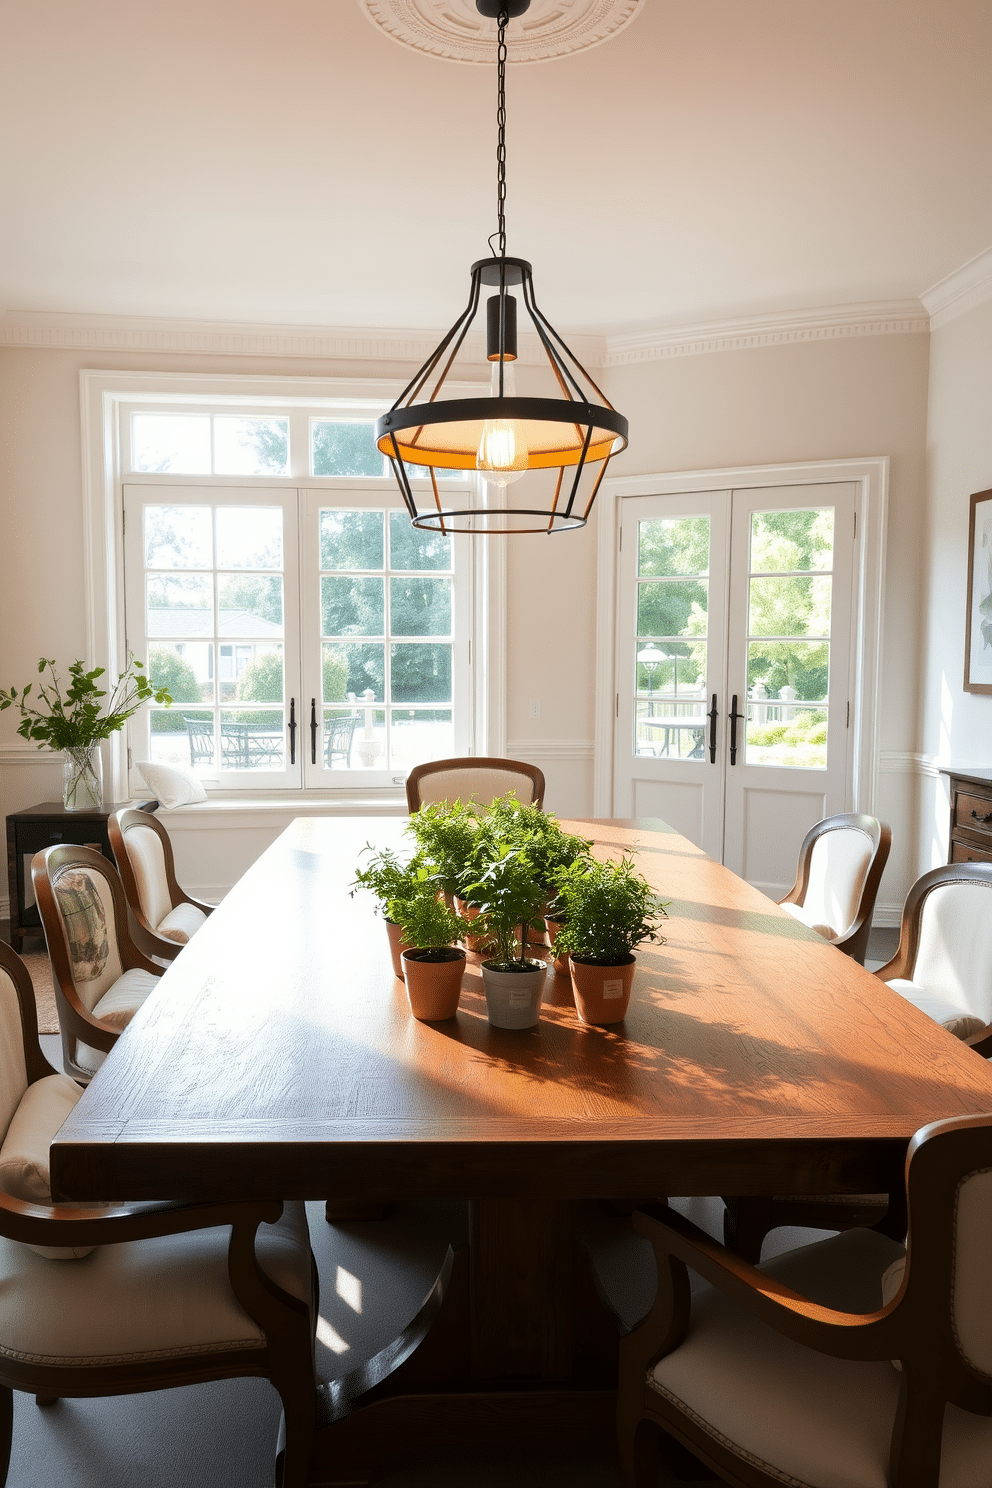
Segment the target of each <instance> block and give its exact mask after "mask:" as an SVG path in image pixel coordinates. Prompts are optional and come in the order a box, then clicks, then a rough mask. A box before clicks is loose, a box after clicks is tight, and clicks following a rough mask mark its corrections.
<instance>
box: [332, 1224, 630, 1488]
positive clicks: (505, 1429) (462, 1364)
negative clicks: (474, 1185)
mask: <svg viewBox="0 0 992 1488" xmlns="http://www.w3.org/2000/svg"><path fill="white" fill-rule="evenodd" d="M469 1235H470V1243H469V1247H468V1248H464V1249H459V1250H458V1251H454V1250H449V1252H448V1256H447V1258H446V1260H445V1265H444V1267H443V1269H442V1271H441V1274H440V1275H439V1277H438V1279H437V1281H436V1282H435V1284H434V1287H433V1288H432V1290H431V1292H430V1294H429V1295H428V1297H427V1298H426V1299H425V1302H424V1304H423V1307H422V1308H421V1310H420V1312H419V1314H418V1316H417V1318H416V1319H414V1321H413V1322H412V1323H411V1325H410V1327H409V1328H408V1329H406V1330H405V1332H404V1333H403V1335H401V1337H400V1338H399V1339H397V1340H395V1341H394V1343H392V1344H390V1345H389V1346H388V1347H387V1348H386V1349H384V1350H383V1352H382V1354H380V1355H378V1356H377V1358H376V1359H373V1360H370V1361H369V1363H368V1364H367V1365H366V1366H364V1367H363V1369H361V1370H358V1371H356V1372H355V1373H354V1374H353V1375H351V1376H348V1377H346V1378H345V1379H343V1380H338V1381H334V1382H332V1383H331V1384H330V1385H325V1386H323V1387H322V1388H321V1391H320V1399H319V1405H318V1430H317V1433H316V1436H315V1441H314V1451H313V1457H312V1460H311V1469H310V1483H311V1484H312V1485H313V1488H317V1485H321V1488H331V1485H333V1488H344V1485H355V1484H364V1483H367V1482H368V1481H369V1479H370V1477H371V1475H372V1473H373V1471H374V1469H375V1467H376V1466H377V1465H378V1463H380V1462H381V1461H382V1459H383V1458H384V1457H385V1456H387V1455H389V1453H393V1454H395V1453H397V1452H405V1451H430V1450H432V1449H436V1448H443V1447H451V1446H458V1445H468V1444H473V1443H476V1442H478V1441H485V1440H487V1439H492V1440H498V1441H501V1442H507V1441H524V1440H528V1439H541V1440H545V1439H547V1438H548V1437H554V1436H556V1435H559V1436H561V1437H562V1439H569V1440H574V1438H575V1437H576V1436H579V1435H581V1434H582V1433H583V1432H588V1431H592V1430H599V1429H602V1428H603V1427H610V1426H611V1425H612V1422H613V1418H614V1413H615V1407H616V1392H615V1384H616V1366H617V1352H618V1335H617V1330H616V1325H615V1321H614V1319H613V1318H612V1316H611V1315H610V1314H609V1312H608V1311H607V1309H606V1308H605V1307H604V1306H603V1304H602V1303H601V1301H600V1299H599V1296H598V1293H597V1290H596V1287H595V1282H594V1280H593V1276H592V1267H591V1263H590V1261H589V1259H588V1256H587V1253H586V1251H585V1250H584V1249H583V1248H582V1247H580V1246H577V1245H576V1243H575V1211H574V1206H572V1205H568V1204H555V1203H552V1202H548V1201H541V1200H515V1199H514V1200H479V1201H475V1202H473V1204H472V1212H471V1220H470V1230H469Z"/></svg>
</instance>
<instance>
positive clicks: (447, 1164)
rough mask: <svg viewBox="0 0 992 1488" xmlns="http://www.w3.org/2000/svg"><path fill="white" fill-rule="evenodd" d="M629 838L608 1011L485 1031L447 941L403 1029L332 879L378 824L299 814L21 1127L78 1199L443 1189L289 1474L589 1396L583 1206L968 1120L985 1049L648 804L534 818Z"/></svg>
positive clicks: (526, 1425) (757, 1187) (766, 1182)
mask: <svg viewBox="0 0 992 1488" xmlns="http://www.w3.org/2000/svg"><path fill="white" fill-rule="evenodd" d="M563 825H564V826H565V827H566V829H567V830H569V831H574V832H578V833H580V834H582V835H584V836H587V837H589V838H591V839H593V841H594V844H595V846H594V851H595V852H596V854H597V855H599V856H605V857H613V858H618V857H619V856H621V855H622V854H624V853H631V854H633V855H634V857H635V858H636V860H637V864H638V867H639V869H640V870H641V872H643V873H644V875H645V876H646V877H647V878H648V880H649V881H650V883H651V884H652V886H653V887H654V888H655V889H656V890H657V891H658V892H659V894H660V895H661V896H662V898H663V899H664V900H665V901H667V902H668V915H669V918H668V919H667V921H666V922H665V926H664V930H665V936H666V941H665V944H664V945H660V946H656V947H643V948H642V949H641V950H640V951H639V952H638V968H637V976H636V980H635V984H634V991H633V996H632V999H631V1004H630V1009H629V1011H628V1013H627V1016H626V1018H625V1020H624V1021H623V1022H622V1023H620V1024H617V1025H615V1026H613V1027H606V1028H599V1027H588V1026H586V1025H583V1024H582V1023H580V1022H579V1020H578V1018H577V1015H576V1012H575V1008H574V1006H573V1004H572V1000H571V995H570V988H569V984H568V982H567V980H565V979H564V978H556V977H552V976H549V983H548V993H547V995H546V998H545V1002H544V1006H543V1009H542V1015H541V1020H540V1022H539V1024H538V1025H537V1027H535V1028H533V1029H529V1030H518V1031H510V1030H502V1029H497V1028H492V1027H490V1026H489V1023H488V1022H487V1019H486V1010H485V1001H484V997H483V994H482V987H481V977H480V973H479V968H478V966H477V964H475V962H474V960H473V959H472V958H470V964H469V966H468V969H467V972H466V976H465V980H464V990H463V994H462V1000H461V1005H460V1008H459V1011H458V1013H457V1016H456V1017H455V1018H454V1019H451V1020H448V1021H447V1022H443V1023H433V1024H426V1023H418V1022H417V1021H415V1020H414V1019H413V1018H412V1017H411V1015H410V1011H409V1006H408V1003H407V999H406V993H405V989H404V986H403V983H402V982H400V981H397V980H396V979H395V978H394V976H393V973H392V970H391V965H390V958H389V952H388V948H387V943H386V936H385V931H384V928H383V925H382V922H381V920H379V919H378V918H377V917H376V915H375V912H374V907H373V905H372V903H371V901H370V900H369V899H368V897H367V896H366V895H364V894H362V893H359V894H357V895H355V896H354V897H352V896H351V895H350V894H349V886H350V884H351V881H352V879H353V877H354V871H355V867H356V864H357V863H358V861H359V857H360V853H361V850H362V847H363V845H364V844H365V843H366V842H368V841H370V840H371V841H373V842H374V843H375V845H377V846H389V845H401V844H402V842H403V840H404V839H403V837H402V832H403V829H404V827H405V822H404V821H403V820H392V819H384V818H376V819H367V820H362V819H357V818H356V819H327V818H322V819H306V818H302V819H300V820H297V821H296V822H294V823H293V825H292V826H291V827H290V828H289V829H288V830H287V831H286V832H285V833H284V834H283V835H282V836H281V837H280V838H279V840H278V841H277V842H276V843H275V844H274V845H273V846H272V847H271V848H269V849H268V851H267V852H265V853H264V854H263V855H262V857H261V858H260V859H259V860H258V861H257V862H256V863H255V864H254V866H253V867H252V868H251V869H249V871H248V873H247V874H246V875H245V877H244V878H243V879H242V880H241V881H240V882H239V883H238V884H237V885H235V887H234V888H233V889H232V890H231V892H230V894H229V895H228V896H227V898H226V899H225V900H224V902H223V904H222V905H221V906H220V907H219V908H218V909H217V911H216V912H215V913H214V914H213V915H211V916H210V918H209V919H208V920H207V922H206V924H205V925H204V926H203V928H202V929H201V930H200V931H199V932H198V933H197V935H196V937H195V938H194V939H193V941H192V942H191V943H190V944H189V945H188V946H187V947H186V948H185V949H184V950H183V952H182V954H181V956H180V957H179V958H178V959H177V960H176V961H175V962H174V963H173V964H172V966H171V967H170V968H169V970H168V971H167V972H166V973H165V975H164V976H163V977H162V980H161V982H160V984H159V986H158V988H157V989H156V990H155V992H154V993H153V994H152V996H151V997H150V998H149V1000H148V1001H147V1002H146V1004H145V1005H144V1007H143V1008H142V1009H141V1010H140V1012H139V1013H138V1015H137V1017H136V1018H135V1020H134V1022H133V1023H132V1024H131V1025H130V1027H129V1028H128V1029H127V1030H126V1031H125V1033H124V1034H123V1036H122V1037H121V1039H120V1040H119V1042H118V1044H117V1046H116V1047H115V1049H114V1051H113V1053H112V1054H111V1056H110V1058H109V1059H108V1060H107V1062H106V1064H105V1065H104V1066H103V1068H102V1069H101V1070H100V1071H99V1072H98V1074H97V1076H96V1078H95V1079H94V1080H93V1082H92V1084H91V1085H90V1087H89V1089H88V1090H87V1091H86V1093H85V1095H84V1096H83V1098H82V1100H81V1101H80V1102H79V1104H78V1105H77V1106H76V1108H75V1110H74V1111H73V1113H72V1114H71V1115H70V1117H69V1119H68V1120H67V1122H66V1124H65V1125H64V1126H63V1128H62V1130H61V1132H60V1133H59V1135H58V1137H57V1138H56V1141H55V1143H54V1145H53V1148H52V1176H53V1185H54V1188H55V1190H56V1192H57V1194H58V1195H59V1196H61V1197H64V1198H79V1199H150V1198H160V1197H163V1196H168V1197H173V1198H182V1197H189V1198H214V1197H216V1198H237V1197H243V1198H261V1197H264V1198H272V1197H278V1198H286V1199H288V1198H306V1199H314V1198H320V1199H325V1200H331V1201H332V1203H333V1206H334V1210H335V1212H338V1213H346V1212H348V1210H349V1208H353V1209H354V1211H355V1212H356V1213H358V1212H363V1210H364V1208H365V1206H369V1205H375V1204H381V1203H384V1202H392V1203H395V1202H399V1201H403V1200H414V1199H418V1200H423V1199H431V1198H438V1199H441V1198H444V1199H452V1198H456V1199H464V1200H466V1201H468V1204H469V1209H470V1223H469V1240H468V1244H467V1245H465V1246H460V1247H457V1246H456V1247H454V1248H453V1249H452V1250H450V1251H449V1253H448V1256H447V1258H446V1261H445V1265H444V1268H443V1269H442V1272H441V1274H440V1275H439V1277H438V1279H437V1282H436V1283H435V1285H434V1287H433V1288H432V1290H431V1291H430V1293H429V1295H428V1296H427V1297H426V1299H425V1301H424V1306H423V1308H422V1309H421V1312H420V1313H419V1314H418V1317H417V1318H416V1319H414V1320H413V1322H412V1323H411V1324H410V1326H409V1328H407V1329H406V1330H405V1332H404V1333H403V1334H402V1336H401V1337H400V1338H399V1339H397V1340H396V1342H395V1343H394V1344H393V1345H391V1346H390V1347H389V1348H388V1349H386V1350H384V1351H383V1353H382V1354H380V1355H378V1356H377V1357H376V1359H374V1360H372V1361H370V1362H369V1363H367V1364H366V1365H365V1366H363V1367H362V1368H359V1369H357V1370H356V1371H354V1373H353V1374H352V1375H350V1376H347V1377H345V1378H344V1379H340V1380H337V1381H335V1382H333V1383H332V1384H329V1385H326V1386H324V1387H322V1390H321V1401H320V1421H321V1425H320V1429H319V1430H318V1433H317V1437H316V1441H315V1447H314V1455H313V1461H312V1465H311V1481H312V1482H313V1483H314V1484H331V1483H335V1484H340V1483H359V1482H364V1481H367V1479H368V1476H369V1474H370V1473H371V1471H372V1469H373V1467H374V1466H375V1463H376V1461H377V1460H379V1458H380V1456H381V1453H382V1452H383V1451H384V1450H387V1449H391V1450H395V1448H396V1445H397V1443H398V1442H400V1443H403V1444H404V1445H406V1446H408V1447H410V1448H411V1449H414V1448H417V1447H418V1446H422V1447H424V1448H429V1447H430V1446H431V1445H433V1444H438V1443H444V1444H449V1445H450V1444H457V1443H458V1442H460V1441H461V1442H465V1441H476V1440H478V1439H480V1438H484V1437H485V1436H487V1435H491V1436H495V1437H498V1438H499V1439H501V1440H505V1439H506V1438H507V1437H508V1436H509V1437H514V1436H523V1435H526V1434H528V1433H536V1434H539V1435H540V1436H541V1437H543V1438H548V1437H550V1436H553V1435H554V1434H555V1433H562V1434H566V1435H568V1436H571V1437H574V1436H575V1435H576V1434H577V1433H579V1432H580V1431H582V1430H584V1429H587V1428H589V1427H594V1426H600V1425H603V1424H607V1423H609V1422H610V1420H611V1419H612V1413H613V1404H614V1394H613V1391H614V1385H615V1372H616V1357H617V1335H616V1329H615V1325H614V1321H613V1319H612V1318H611V1316H610V1315H609V1313H608V1311H607V1309H606V1308H605V1307H604V1306H603V1304H602V1303H601V1302H600V1300H599V1295H598V1293H597V1289H596V1286H595V1284H594V1278H593V1276H592V1272H591V1268H590V1266H589V1263H588V1259H587V1257H586V1254H585V1252H584V1251H583V1249H582V1248H581V1246H578V1245H577V1244H576V1216H577V1210H578V1208H579V1206H580V1205H581V1204H582V1203H588V1201H590V1200H605V1201H613V1202H614V1204H616V1203H617V1202H618V1201H619V1202H620V1204H621V1205H622V1204H623V1203H625V1202H626V1203H630V1202H636V1201H637V1200H644V1199H649V1198H654V1197H659V1196H661V1195H700V1194H724V1195H731V1196H732V1195H747V1194H772V1193H775V1194H818V1193H825V1192H829V1193H865V1192H879V1191H893V1190H898V1188H899V1185H900V1184H901V1180H902V1169H903V1164H904V1160H905V1154H906V1149H907V1144H908V1142H909V1139H910V1138H911V1136H912V1135H913V1133H914V1132H915V1131H916V1130H917V1129H918V1128H919V1127H921V1126H923V1125H925V1124H926V1123H927V1122H930V1121H934V1120H936V1119H938V1118H940V1117H944V1116H957V1115H961V1114H965V1113H971V1112H981V1111H992V1070H990V1066H989V1065H988V1064H987V1063H986V1062H985V1061H984V1060H983V1059H980V1058H979V1057H977V1056H976V1055H975V1054H974V1053H973V1052H972V1051H971V1050H970V1049H968V1048H967V1047H966V1046H965V1045H963V1044H961V1043H959V1042H958V1041H957V1040H956V1039H954V1038H952V1037H951V1035H950V1034H948V1033H947V1032H945V1031H944V1030H943V1029H941V1028H939V1027H938V1026H937V1025H936V1024H935V1023H933V1022H931V1021H930V1020H929V1019H928V1018H926V1017H925V1016H924V1015H923V1014H922V1013H920V1012H918V1011H917V1010H916V1009H915V1008H914V1007H912V1006H911V1005H910V1004H909V1003H907V1002H905V1001H904V1000H903V999H901V998H900V997H899V996H898V995H897V994H895V993H893V992H891V991H890V990H889V989H888V988H887V987H885V986H884V985H883V984H882V983H880V982H879V981H878V980H877V979H876V978H875V977H873V976H871V975H870V974H869V973H868V972H866V971H865V970H864V969H863V968H862V967H860V966H858V965H856V964H855V963H854V962H853V961H851V960H850V959H849V958H848V957H846V956H844V955H842V954H841V953H840V952H839V951H837V950H836V949H835V948H834V947H833V946H831V945H829V944H828V943H827V942H826V941H825V940H822V939H821V938H820V937H819V936H818V935H816V934H815V933H814V932H813V931H811V930H808V929H806V928H805V927H804V926H802V925H800V924H798V923H797V922H796V921H795V920H794V919H792V918H791V917H790V916H788V915H786V914H785V913H784V912H783V911H782V910H781V909H779V908H778V906H777V905H775V904H773V903H772V902H771V901H770V900H768V899H767V898H765V897H764V895H762V894H761V893H760V892H759V891H758V890H756V889H753V888H751V887H750V886H749V885H748V884H746V883H744V882H743V881H742V880H740V879H738V878H737V877H735V875H734V874H732V873H731V872H729V870H727V869H725V868H723V867H722V866H721V865H719V864H718V863H715V862H713V861H712V860H711V859H710V858H708V857H707V856H706V855H705V854H704V853H702V852H701V851H700V850H699V849H698V848H696V847H694V846H693V845H692V844H691V843H690V842H688V841H687V840H686V839H685V838H683V837H681V836H679V835H678V834H677V833H675V832H673V831H671V830H670V829H669V828H668V827H666V826H665V824H664V823H662V822H658V821H607V820H588V821H577V822H564V823H563Z"/></svg>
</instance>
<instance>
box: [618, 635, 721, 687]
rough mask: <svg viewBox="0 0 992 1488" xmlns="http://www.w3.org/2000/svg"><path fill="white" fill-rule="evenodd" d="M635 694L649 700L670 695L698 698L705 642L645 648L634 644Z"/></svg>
mask: <svg viewBox="0 0 992 1488" xmlns="http://www.w3.org/2000/svg"><path fill="white" fill-rule="evenodd" d="M636 646H637V649H636V651H635V653H634V663H635V667H636V677H637V683H636V692H637V695H638V697H640V696H641V695H642V694H644V695H646V696H647V697H649V698H650V697H653V696H654V695H655V694H665V695H667V694H671V695H672V696H673V697H677V698H682V697H683V696H688V697H697V696H698V697H702V695H703V691H704V689H705V687H706V642H705V641H702V642H697V643H696V644H695V645H689V643H688V642H686V641H663V642H662V643H661V644H660V645H655V643H654V641H650V642H649V643H648V644H647V645H646V646H645V645H643V644H642V643H641V642H640V641H638V642H637V643H636Z"/></svg>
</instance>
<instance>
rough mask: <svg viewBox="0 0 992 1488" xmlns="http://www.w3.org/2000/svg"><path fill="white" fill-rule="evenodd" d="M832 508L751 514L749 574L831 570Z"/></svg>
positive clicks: (832, 548) (832, 547)
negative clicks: (818, 569)
mask: <svg viewBox="0 0 992 1488" xmlns="http://www.w3.org/2000/svg"><path fill="white" fill-rule="evenodd" d="M833 551H834V509H833V507H832V506H828V507H821V508H815V509H813V510H811V511H776V512H753V513H752V514H751V572H752V573H793V572H796V571H797V570H798V571H799V572H802V573H805V572H808V570H810V569H817V568H820V569H822V568H832V567H833Z"/></svg>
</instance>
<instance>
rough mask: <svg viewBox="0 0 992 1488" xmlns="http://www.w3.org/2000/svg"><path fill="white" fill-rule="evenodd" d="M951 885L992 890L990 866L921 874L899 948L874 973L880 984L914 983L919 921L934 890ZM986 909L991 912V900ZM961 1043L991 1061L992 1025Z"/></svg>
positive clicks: (908, 899)
mask: <svg viewBox="0 0 992 1488" xmlns="http://www.w3.org/2000/svg"><path fill="white" fill-rule="evenodd" d="M954 883H979V884H983V885H985V886H986V887H987V888H992V863H945V864H944V865H943V866H942V867H940V868H932V869H931V870H930V872H929V873H924V874H923V876H922V877H921V878H918V879H917V880H916V882H915V883H914V885H913V887H912V888H911V889H910V891H909V893H908V894H907V895H906V903H905V904H904V905H903V909H902V923H901V925H900V927H899V948H898V950H897V951H896V953H895V955H894V956H893V958H892V960H891V961H887V962H886V963H885V965H884V966H881V967H879V969H878V971H876V973H875V975H876V976H877V977H878V978H879V980H880V981H883V982H892V981H896V980H901V981H909V982H911V981H912V980H913V969H914V967H915V966H916V957H917V955H918V954H919V949H920V921H921V920H922V918H923V906H924V904H925V903H926V900H927V897H928V895H930V894H932V893H933V891H934V889H939V888H942V887H943V886H944V885H945V884H954ZM989 905H990V909H992V899H990V901H989ZM961 1042H962V1043H964V1044H967V1045H968V1047H969V1048H971V1049H974V1050H975V1053H976V1054H980V1055H981V1056H982V1058H983V1059H989V1058H992V1023H987V1024H986V1025H985V1027H984V1028H981V1029H979V1030H978V1032H977V1033H973V1034H972V1035H971V1037H970V1038H966V1039H962V1040H961Z"/></svg>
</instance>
